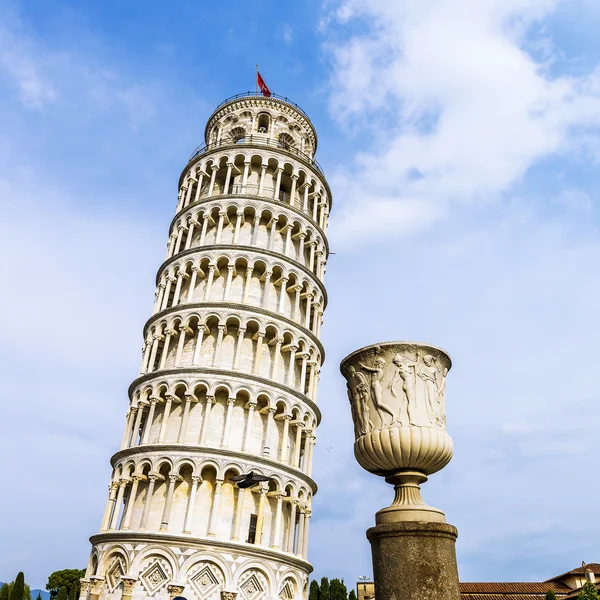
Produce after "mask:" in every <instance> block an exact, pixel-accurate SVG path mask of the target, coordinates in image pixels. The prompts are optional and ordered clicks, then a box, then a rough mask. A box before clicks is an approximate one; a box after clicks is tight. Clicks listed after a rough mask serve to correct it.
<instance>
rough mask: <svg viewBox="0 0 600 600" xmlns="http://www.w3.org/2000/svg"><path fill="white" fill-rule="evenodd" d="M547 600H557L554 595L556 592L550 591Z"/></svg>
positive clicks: (547, 593)
mask: <svg viewBox="0 0 600 600" xmlns="http://www.w3.org/2000/svg"><path fill="white" fill-rule="evenodd" d="M546 600H556V594H555V593H554V590H548V591H547V592H546Z"/></svg>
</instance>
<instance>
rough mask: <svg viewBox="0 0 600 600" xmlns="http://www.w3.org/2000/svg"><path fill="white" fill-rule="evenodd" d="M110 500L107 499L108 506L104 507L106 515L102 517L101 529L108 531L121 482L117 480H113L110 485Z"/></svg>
mask: <svg viewBox="0 0 600 600" xmlns="http://www.w3.org/2000/svg"><path fill="white" fill-rule="evenodd" d="M108 489H109V492H108V500H107V501H106V508H105V509H104V517H102V525H100V531H106V530H107V529H108V526H109V524H110V521H111V515H112V512H113V509H114V506H115V499H116V497H117V490H118V489H119V484H118V483H117V482H116V481H113V482H111V484H110V486H109V488H108Z"/></svg>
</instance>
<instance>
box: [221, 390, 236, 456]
mask: <svg viewBox="0 0 600 600" xmlns="http://www.w3.org/2000/svg"><path fill="white" fill-rule="evenodd" d="M234 404H235V398H228V399H227V412H226V414H225V427H224V428H223V430H224V431H223V443H222V444H221V447H222V448H228V447H229V432H230V431H231V416H232V413H233V406H234Z"/></svg>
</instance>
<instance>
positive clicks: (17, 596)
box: [9, 571, 31, 600]
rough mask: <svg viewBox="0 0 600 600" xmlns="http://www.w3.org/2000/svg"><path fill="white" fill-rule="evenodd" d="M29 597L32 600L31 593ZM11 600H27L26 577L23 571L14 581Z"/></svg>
mask: <svg viewBox="0 0 600 600" xmlns="http://www.w3.org/2000/svg"><path fill="white" fill-rule="evenodd" d="M29 597H30V598H31V592H29ZM9 600H25V575H23V571H21V572H20V573H19V574H18V575H17V578H16V579H15V580H14V581H13V584H12V589H11V590H10V595H9Z"/></svg>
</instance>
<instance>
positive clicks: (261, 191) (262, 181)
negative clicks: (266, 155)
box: [257, 165, 267, 196]
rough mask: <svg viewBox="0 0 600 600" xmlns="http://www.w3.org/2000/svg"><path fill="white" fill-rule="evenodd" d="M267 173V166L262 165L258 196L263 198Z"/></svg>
mask: <svg viewBox="0 0 600 600" xmlns="http://www.w3.org/2000/svg"><path fill="white" fill-rule="evenodd" d="M266 172H267V165H261V167H260V181H259V183H258V193H257V196H262V193H263V188H264V185H265V173H266Z"/></svg>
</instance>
